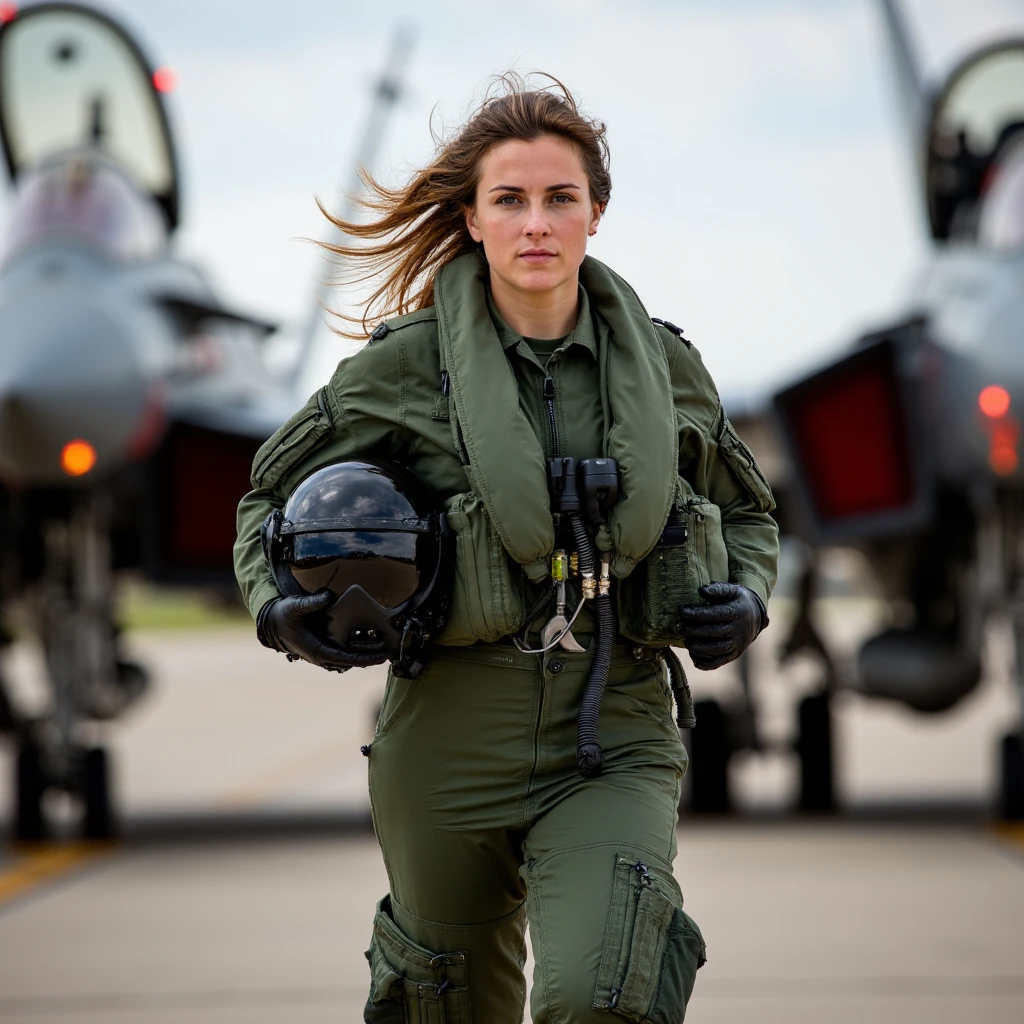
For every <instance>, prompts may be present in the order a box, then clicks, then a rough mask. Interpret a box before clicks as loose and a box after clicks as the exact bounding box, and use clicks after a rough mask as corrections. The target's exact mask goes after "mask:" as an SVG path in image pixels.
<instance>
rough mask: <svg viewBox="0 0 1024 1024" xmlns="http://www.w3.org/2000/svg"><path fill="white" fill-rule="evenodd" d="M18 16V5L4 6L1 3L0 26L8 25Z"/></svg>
mask: <svg viewBox="0 0 1024 1024" xmlns="http://www.w3.org/2000/svg"><path fill="white" fill-rule="evenodd" d="M17 16H18V5H17V4H3V3H0V25H6V24H7V22H9V21H14V19H15V18H16V17H17Z"/></svg>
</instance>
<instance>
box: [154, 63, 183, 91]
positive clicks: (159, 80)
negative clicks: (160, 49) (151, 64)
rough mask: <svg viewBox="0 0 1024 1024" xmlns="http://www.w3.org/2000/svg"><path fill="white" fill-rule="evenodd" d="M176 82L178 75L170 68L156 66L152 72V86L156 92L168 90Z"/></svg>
mask: <svg viewBox="0 0 1024 1024" xmlns="http://www.w3.org/2000/svg"><path fill="white" fill-rule="evenodd" d="M177 84H178V76H177V75H176V74H175V73H174V71H173V70H172V69H171V68H157V69H156V71H154V72H153V88H154V89H156V91H157V92H170V91H171V90H172V89H173V88H174V87H175V86H176V85H177Z"/></svg>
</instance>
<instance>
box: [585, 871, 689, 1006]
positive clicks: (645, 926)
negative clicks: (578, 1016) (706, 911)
mask: <svg viewBox="0 0 1024 1024" xmlns="http://www.w3.org/2000/svg"><path fill="white" fill-rule="evenodd" d="M706 960H707V951H706V948H705V945H704V939H703V937H702V936H701V934H700V929H699V928H698V927H697V925H696V923H695V922H694V921H693V919H692V918H691V917H689V915H688V914H686V913H685V912H684V911H683V897H682V894H681V893H680V891H679V886H678V885H677V884H676V880H675V879H674V878H673V877H672V872H671V870H670V869H669V868H668V866H667V865H658V864H654V863H653V862H652V863H651V865H650V866H648V864H646V863H645V862H644V861H642V860H640V859H638V858H637V857H636V856H634V855H631V854H628V853H618V854H616V857H615V878H614V881H613V884H612V898H611V905H610V907H609V910H608V919H607V924H606V927H605V938H604V946H603V948H602V951H601V966H600V968H599V971H598V977H597V987H596V989H595V991H594V1003H593V1006H594V1009H595V1010H600V1011H604V1012H606V1013H609V1014H613V1015H614V1016H617V1017H623V1018H625V1019H626V1020H629V1021H633V1022H634V1024H679V1022H680V1021H682V1020H683V1018H684V1017H685V1014H686V1004H687V1002H688V1001H689V998H690V994H691V993H692V992H693V984H694V980H695V977H696V974H697V971H698V969H699V968H700V967H701V966H702V965H703V964H704V963H705V961H706Z"/></svg>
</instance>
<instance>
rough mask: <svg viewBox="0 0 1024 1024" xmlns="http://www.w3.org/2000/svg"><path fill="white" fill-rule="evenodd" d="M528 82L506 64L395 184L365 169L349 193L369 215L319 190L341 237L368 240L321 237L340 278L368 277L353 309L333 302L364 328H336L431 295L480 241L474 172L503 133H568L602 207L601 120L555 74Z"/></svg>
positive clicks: (605, 181) (381, 316)
mask: <svg viewBox="0 0 1024 1024" xmlns="http://www.w3.org/2000/svg"><path fill="white" fill-rule="evenodd" d="M544 77H545V78H547V79H549V80H550V84H548V85H546V86H545V87H544V88H541V89H529V88H527V86H526V82H525V80H524V79H523V78H522V76H520V75H518V74H517V73H515V72H507V73H505V74H503V75H500V76H498V77H497V78H495V80H494V82H493V83H492V86H491V89H490V90H489V95H487V96H486V97H485V98H484V100H483V102H481V103H480V105H479V106H478V107H477V108H476V110H474V111H473V113H472V114H471V115H470V117H469V118H468V120H467V121H466V122H465V124H463V125H462V126H461V127H460V128H458V129H456V130H455V131H454V132H452V133H450V134H449V136H448V137H447V138H440V139H436V141H437V149H436V152H435V155H434V159H433V160H432V161H431V163H430V164H429V165H428V166H427V167H424V168H423V169H422V170H419V171H417V172H416V173H415V174H413V176H412V178H411V180H410V181H409V182H408V183H407V184H406V185H404V186H402V187H400V188H394V189H392V188H388V187H387V186H386V185H382V184H381V183H380V182H378V181H375V180H374V179H373V177H372V176H371V175H370V174H369V172H367V171H366V170H365V169H363V170H362V171H361V172H360V174H361V177H362V180H363V184H364V185H365V186H366V193H365V194H364V195H363V196H362V197H360V198H358V199H357V200H356V202H357V203H358V205H359V206H362V207H363V208H364V209H367V210H371V211H372V212H373V213H374V214H376V215H377V216H376V218H375V219H373V220H371V221H370V222H369V223H364V224H360V223H356V222H350V221H345V220H342V219H341V218H339V217H336V216H334V215H332V214H331V213H330V212H329V211H328V210H327V209H326V208H325V207H324V205H323V203H322V202H320V201H319V200H317V205H319V207H320V210H321V211H322V212H323V214H324V216H326V217H327V219H328V220H329V221H331V223H332V224H334V226H335V227H337V228H338V229H339V231H341V232H342V233H343V234H344V235H345V236H347V238H348V239H353V240H364V239H365V240H367V242H368V244H356V245H348V244H344V243H339V244H331V243H327V242H323V243H320V244H321V245H322V246H323V247H324V248H325V249H327V250H329V251H330V252H331V253H333V254H334V255H335V256H336V257H339V261H338V263H339V269H340V270H341V281H342V282H343V283H346V284H358V283H362V282H367V281H372V282H373V284H372V291H371V293H370V295H369V296H368V298H366V299H365V301H364V302H363V303H362V313H361V315H360V316H347V315H346V314H344V313H341V312H338V311H336V310H335V311H332V312H334V314H335V315H336V316H337V317H339V318H340V319H341V320H342V321H343V322H344V323H345V324H347V325H351V326H355V325H359V327H360V328H361V329H362V330H361V331H356V330H352V329H351V327H350V329H348V330H345V329H342V328H337V327H336V328H334V329H335V331H336V333H338V334H341V335H342V336H344V337H349V338H357V337H364V336H365V335H366V334H367V333H368V329H369V328H368V325H370V324H374V323H376V322H378V321H379V320H386V319H388V318H389V317H393V316H398V315H401V314H403V313H409V312H413V311H415V310H419V309H425V308H426V307H428V306H431V305H433V302H434V282H435V280H436V279H437V275H438V274H439V273H440V271H441V269H442V268H443V267H444V266H445V265H446V264H447V263H449V262H451V261H452V260H453V259H455V257H456V256H461V255H462V254H463V253H467V252H473V251H476V250H478V249H479V246H478V245H477V243H476V242H474V241H473V239H472V237H471V236H470V234H469V230H468V228H467V227H466V219H465V215H466V210H467V209H468V208H470V207H472V205H473V203H474V201H475V197H476V187H477V182H478V181H479V176H480V171H479V168H480V161H481V159H482V158H483V156H484V154H485V153H486V152H487V151H488V149H490V147H491V146H493V145H495V144H496V143H499V142H505V141H506V140H509V139H519V140H522V141H524V142H530V141H533V140H534V139H538V138H540V137H542V136H545V135H554V136H558V137H560V138H563V139H567V140H568V141H569V142H571V143H572V144H573V145H574V146H575V147H576V149H577V151H578V152H579V154H580V159H581V160H582V162H583V169H584V171H585V172H586V175H587V179H588V182H589V184H590V196H591V199H592V200H593V201H595V202H597V203H599V204H600V206H601V209H602V210H603V209H604V207H605V204H606V203H607V202H608V198H609V196H610V195H611V187H612V179H611V175H610V173H609V170H608V143H607V140H606V139H605V126H604V124H603V123H602V122H600V121H596V120H593V119H592V118H589V117H587V116H586V115H585V114H583V113H581V112H580V109H579V107H578V105H577V103H576V100H575V99H574V98H573V96H572V94H571V93H570V92H569V90H568V89H567V88H566V87H565V86H564V85H563V84H562V83H561V82H560V81H558V79H556V78H554V77H553V76H551V75H545V76H544Z"/></svg>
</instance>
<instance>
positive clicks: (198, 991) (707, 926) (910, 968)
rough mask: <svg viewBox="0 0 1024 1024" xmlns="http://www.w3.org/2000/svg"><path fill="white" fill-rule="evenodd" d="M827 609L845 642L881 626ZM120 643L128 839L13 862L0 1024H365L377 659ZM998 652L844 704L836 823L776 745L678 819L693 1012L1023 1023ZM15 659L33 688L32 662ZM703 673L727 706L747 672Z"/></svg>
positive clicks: (711, 1016) (378, 886) (4, 871)
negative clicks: (947, 675) (700, 812)
mask: <svg viewBox="0 0 1024 1024" xmlns="http://www.w3.org/2000/svg"><path fill="white" fill-rule="evenodd" d="M830 614H832V615H834V617H835V621H833V622H831V623H830V628H831V629H832V631H833V633H834V634H835V635H836V636H837V637H838V643H839V648H840V650H842V648H843V643H844V642H852V638H853V637H854V636H855V635H856V633H857V631H858V630H860V629H862V628H863V627H864V624H865V623H866V622H867V621H868V619H869V618H870V614H871V612H870V609H868V608H866V607H864V606H861V605H854V604H850V605H848V606H836V607H835V608H833V609H832V611H831V612H830ZM770 639H771V638H770V637H766V638H765V639H764V640H763V641H759V645H761V646H762V654H761V657H762V661H763V662H765V663H764V664H763V665H762V668H763V669H764V670H765V671H766V672H767V673H768V676H769V678H768V680H767V682H766V685H765V686H764V687H763V695H762V700H763V704H764V707H765V713H766V719H767V722H768V727H769V728H768V732H769V734H770V737H774V738H778V739H781V738H784V737H785V736H787V735H788V734H789V733H791V731H792V712H791V706H792V701H793V697H794V695H795V694H797V693H798V692H799V691H800V690H801V688H805V687H806V686H808V685H810V684H811V683H812V682H813V671H814V670H813V667H811V666H807V665H805V666H794V667H793V668H792V669H791V670H789V671H787V673H786V674H785V678H783V677H781V676H778V674H777V673H775V670H774V668H773V667H772V666H771V665H770V664H767V660H766V659H768V654H769V653H770ZM132 642H133V645H134V647H135V648H136V649H137V653H138V655H139V657H140V658H141V659H143V660H145V661H147V662H148V663H149V664H151V665H152V666H153V667H154V668H155V670H156V675H157V682H156V687H155V692H154V694H153V695H152V697H151V698H150V699H149V700H148V701H147V703H146V704H145V705H144V706H140V708H139V709H138V710H137V712H135V714H134V715H133V716H132V718H131V719H130V720H128V721H126V722H125V723H123V724H122V725H120V726H119V727H117V728H116V729H115V730H112V731H111V733H110V737H109V740H110V746H111V749H112V750H113V751H114V753H115V756H116V758H117V766H118V779H119V784H118V791H119V804H120V806H121V809H122V814H123V820H124V826H125V834H124V838H123V839H122V841H121V842H120V843H118V844H116V845H109V846H99V847H97V846H89V845H86V844H75V843H73V842H68V843H61V844H55V845H54V846H51V847H47V848H39V849H12V848H7V849H4V850H3V851H2V852H0V1022H3V1024H7V1022H15V1021H24V1022H33V1024H51V1022H52V1024H58V1022H61V1024H71V1022H75V1024H94V1022H95V1024H99V1022H101V1021H103V1022H111V1021H113V1022H118V1021H126V1022H127V1021H138V1022H140V1024H164V1022H171V1021H175V1022H177V1021H182V1020H188V1021H195V1022H207V1021H208V1022H211V1024H215V1022H224V1024H229V1022H231V1024H233V1022H236V1021H237V1022H242V1021H245V1022H246V1024H263V1022H270V1021H274V1022H279V1021H283V1020H287V1021H295V1022H299V1024H304V1022H307V1021H309V1022H313V1021H357V1020H360V1019H361V1007H362V1004H363V1002H364V1000H365V998H366V985H367V970H366V964H365V961H364V959H363V957H362V951H363V950H364V949H365V947H366V943H367V939H368V933H369V922H370V918H371V916H372V909H373V904H374V902H375V901H376V899H377V898H378V897H379V896H380V895H381V894H383V892H384V891H385V890H386V887H387V881H386V877H385V874H384V870H383V866H382V864H381V861H380V856H379V852H378V851H377V848H376V845H375V843H374V840H373V837H372V834H371V833H369V832H368V830H367V818H368V814H367V804H366V795H365V771H366V762H365V759H364V758H363V757H362V756H361V755H360V753H359V749H358V748H359V745H360V744H361V743H364V742H366V741H367V739H368V738H369V736H370V734H371V733H372V719H373V713H374V709H375V707H376V704H377V701H378V700H379V697H380V692H381V688H382V673H381V671H380V670H373V671H367V672H365V673H361V674H358V675H357V674H356V673H349V674H347V675H346V676H344V677H341V678H339V677H338V676H336V675H328V674H327V673H322V672H319V671H317V670H314V669H311V668H309V667H308V666H304V665H295V666H293V665H289V664H288V663H287V662H285V660H284V659H283V658H279V657H276V656H274V655H272V654H271V653H269V652H266V651H264V650H263V649H262V648H261V647H259V646H258V644H256V643H255V641H254V640H253V639H252V636H251V633H250V632H249V630H247V629H237V630H234V629H228V630H218V631H216V632H214V631H192V632H184V631H181V632H170V631H168V632H158V631H154V632H149V633H143V634H139V635H137V636H135V637H133V638H132ZM992 645H993V652H994V656H993V658H992V663H993V665H995V666H996V667H995V668H993V669H992V671H990V678H988V679H987V680H986V682H985V684H984V685H983V687H982V688H981V689H980V690H979V691H978V693H976V694H975V695H973V696H972V697H971V698H970V699H969V700H968V701H967V702H966V703H965V704H964V706H963V707H962V708H961V709H959V710H958V712H957V713H956V714H955V715H952V716H944V717H942V718H938V719H935V720H933V721H930V720H922V719H919V718H916V717H914V716H911V715H909V714H904V713H902V712H900V711H899V710H898V709H893V708H889V707H887V706H883V705H876V704H869V703H867V702H864V701H862V700H861V699H859V698H856V697H853V696H850V697H847V698H845V699H844V700H843V701H841V702H840V704H839V706H838V710H837V719H838V729H837V742H838V746H839V751H840V771H839V776H840V780H841V787H842V792H843V795H844V801H845V803H846V805H847V807H848V809H849V813H848V814H846V815H844V816H843V817H841V818H840V819H838V820H835V821H804V820H800V819H797V818H794V817H793V816H792V815H789V814H787V813H786V810H785V809H786V807H787V806H788V804H789V802H790V801H791V799H792V784H793V779H794V777H795V768H794V766H793V764H792V763H791V758H789V757H787V756H786V755H784V754H782V753H776V754H772V755H770V756H766V757H757V758H755V757H747V758H745V759H744V760H743V761H742V762H741V763H738V764H737V766H736V771H735V776H734V781H735V782H736V783H737V790H738V792H739V795H740V799H741V803H742V804H743V805H744V806H745V807H746V808H747V809H748V810H749V811H750V812H751V814H750V815H748V816H747V817H746V818H744V819H740V820H737V821H728V822H719V823H714V822H707V821H697V820H692V819H688V818H684V820H683V821H682V822H681V825H680V831H679V847H680V853H679V858H678V861H677V864H676V872H677V875H678V877H679V880H680V883H681V885H682V887H683V891H684V893H685V894H686V905H687V909H688V910H689V912H690V913H691V914H692V915H693V916H694V917H695V918H696V919H697V920H698V921H699V922H700V924H701V927H702V928H703V930H704V933H705V936H706V938H707V940H708V946H709V957H710V959H709V962H708V964H707V965H706V967H705V968H703V969H702V970H701V972H700V974H699V976H698V982H697V988H696V991H695V995H694V998H693V1001H692V1002H691V1006H690V1010H689V1012H688V1013H687V1021H688V1022H697V1024H700V1022H709V1024H710V1022H725V1021H730V1022H732V1021H747V1020H755V1019H756V1020H758V1021H759V1022H763V1021H780V1022H781V1021H786V1022H803V1021H807V1022H812V1021H813V1022H836V1024H845V1022H855V1021H856V1022H862V1021H871V1024H889V1022H894V1024H895V1022H908V1021H918V1020H920V1021H929V1022H934V1024H945V1022H960V1021H965V1022H966V1021H970V1022H972V1024H975V1022H979V1021H984V1022H986V1024H988V1022H992V1024H1000V1022H1004V1021H1005V1022H1010V1021H1013V1022H1019V1021H1020V1020H1024V960H1022V958H1021V956H1020V942H1021V938H1022V937H1024V830H1013V829H1006V830H1003V831H997V830H996V829H995V828H994V827H993V826H992V824H991V823H990V822H989V821H988V816H987V810H988V800H989V794H990V792H991V787H992V785H993V782H994V772H993V762H992V756H993V744H994V742H995V739H996V738H997V737H998V735H1000V734H1001V732H1002V731H1003V729H1004V728H1005V727H1006V725H1007V724H1008V723H1009V722H1011V721H1012V720H1013V714H1014V702H1013V698H1012V695H1011V693H1010V690H1009V688H1008V686H1007V684H1006V676H1005V671H1003V670H1000V669H999V668H998V666H999V665H1000V664H1001V663H1002V661H1001V659H1002V660H1005V659H1004V658H1003V655H1005V650H1004V648H1005V640H1004V638H1001V637H1000V636H998V635H996V636H994V637H993V639H992ZM11 657H12V661H13V664H12V665H11V666H10V671H11V674H12V675H13V676H14V677H15V678H16V679H17V681H18V684H19V691H20V692H21V695H22V698H23V699H25V700H27V699H30V698H31V697H32V696H33V693H34V692H35V689H34V688H35V680H36V676H37V671H38V667H37V666H36V664H35V662H34V658H33V655H32V652H31V651H29V650H25V649H21V648H16V649H15V651H14V652H13V654H12V656H11ZM694 682H695V687H696V688H698V689H700V690H704V691H705V692H712V691H713V692H716V693H719V694H724V693H727V692H728V691H729V688H730V687H731V686H734V685H735V677H734V676H730V675H729V674H728V673H727V672H726V673H721V674H718V675H715V676H714V677H712V676H710V675H709V676H705V677H700V676H697V677H695V679H694ZM0 767H2V768H3V769H5V771H4V781H5V785H6V776H7V774H8V773H7V771H6V768H7V765H6V762H5V763H4V764H3V765H2V766H0ZM50 809H51V811H52V812H53V813H54V814H55V815H56V816H57V817H58V818H60V817H62V816H63V817H66V818H67V819H68V822H69V825H70V824H71V814H72V812H71V809H70V808H66V807H62V806H61V805H60V804H59V802H58V803H57V804H55V805H54V806H53V807H51V808H50Z"/></svg>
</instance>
